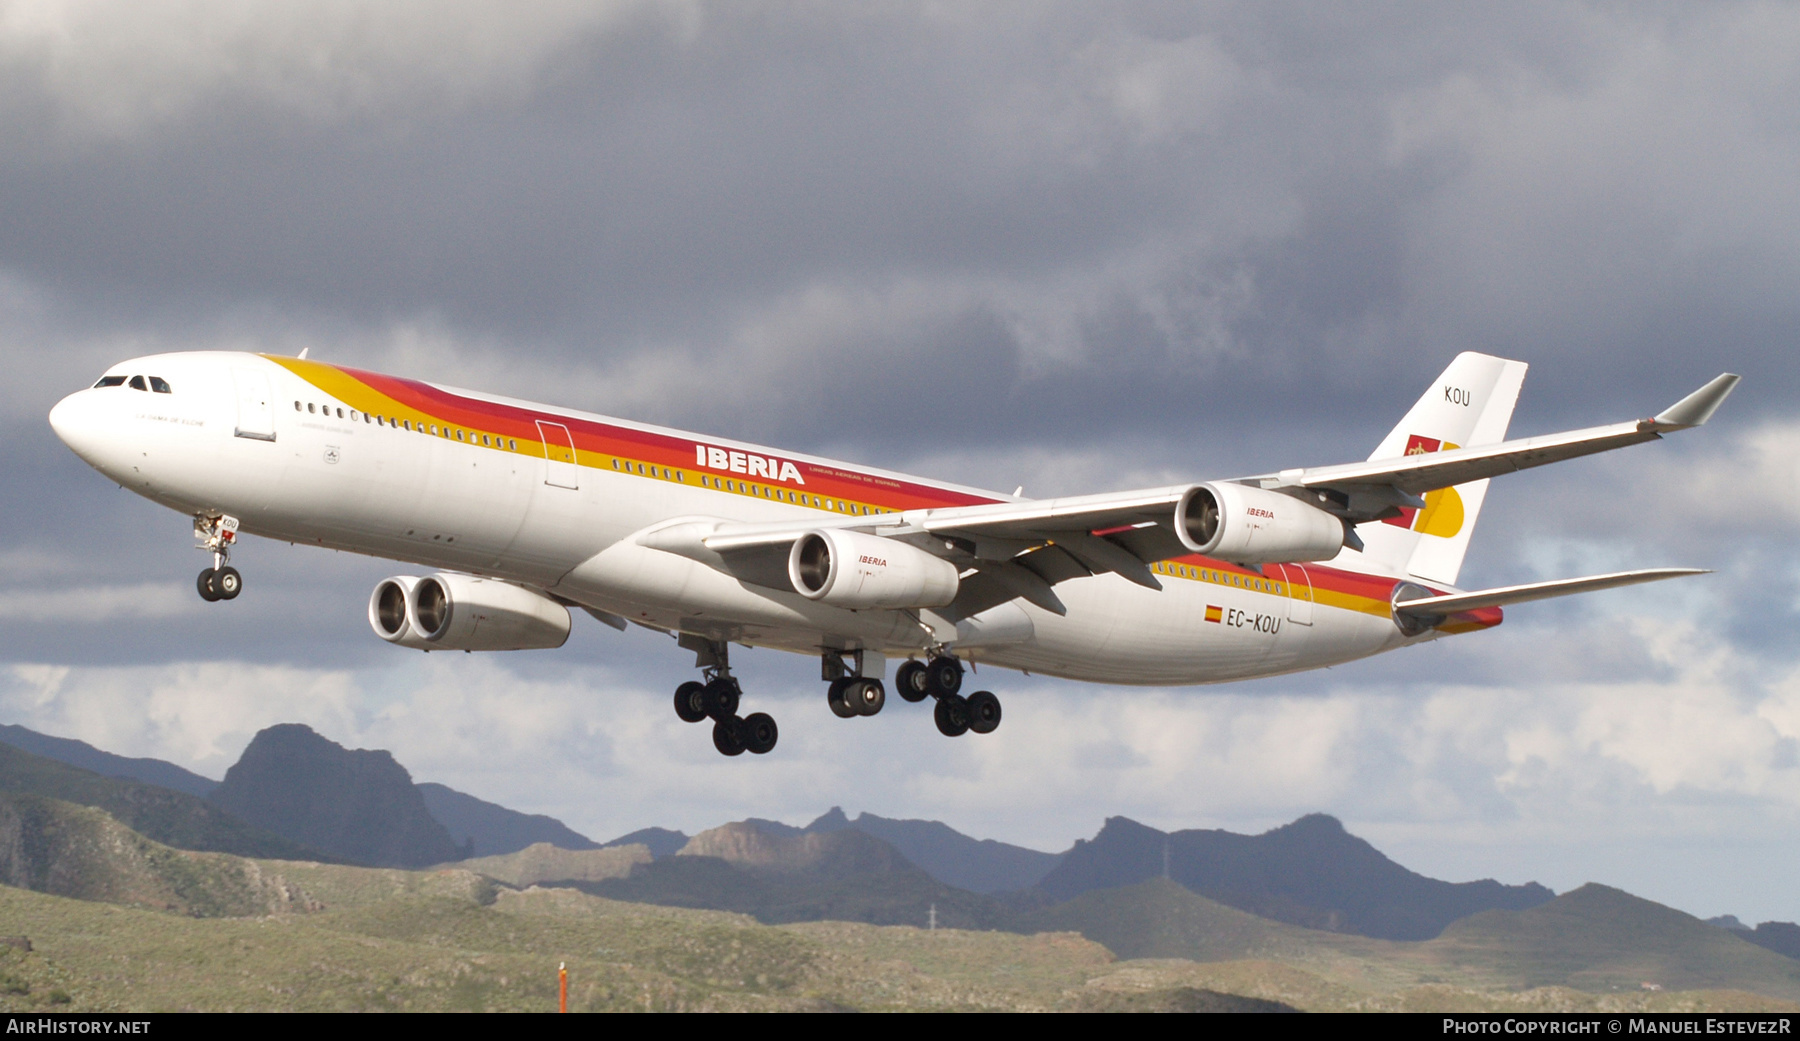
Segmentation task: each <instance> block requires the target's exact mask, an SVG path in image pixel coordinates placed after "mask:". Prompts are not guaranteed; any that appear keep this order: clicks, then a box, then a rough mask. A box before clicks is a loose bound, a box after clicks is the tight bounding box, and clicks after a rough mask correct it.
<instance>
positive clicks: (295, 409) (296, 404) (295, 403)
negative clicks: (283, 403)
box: [294, 401, 300, 412]
mask: <svg viewBox="0 0 1800 1041" xmlns="http://www.w3.org/2000/svg"><path fill="white" fill-rule="evenodd" d="M294 411H295V412H298V411H300V403H299V402H298V401H296V402H294Z"/></svg>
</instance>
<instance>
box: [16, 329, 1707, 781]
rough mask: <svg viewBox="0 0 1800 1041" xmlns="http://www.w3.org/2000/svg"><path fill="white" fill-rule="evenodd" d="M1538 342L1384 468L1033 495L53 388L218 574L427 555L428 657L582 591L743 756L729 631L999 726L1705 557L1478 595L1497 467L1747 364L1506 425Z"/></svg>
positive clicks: (1389, 641) (426, 410) (435, 412)
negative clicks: (1531, 426)
mask: <svg viewBox="0 0 1800 1041" xmlns="http://www.w3.org/2000/svg"><path fill="white" fill-rule="evenodd" d="M1525 371H1526V365H1525V364H1524V363H1523V362H1518V361H1509V360H1506V359H1502V358H1495V357H1491V356H1488V355H1484V354H1477V353H1464V354H1461V355H1459V356H1457V357H1456V358H1455V359H1454V360H1452V361H1451V363H1450V365H1449V367H1448V368H1447V369H1445V370H1444V373H1443V374H1442V375H1441V376H1439V377H1438V379H1437V380H1436V381H1434V382H1433V383H1432V384H1431V385H1430V386H1429V387H1428V388H1427V390H1426V391H1425V393H1424V396H1423V397H1421V398H1420V399H1419V400H1418V402H1417V403H1416V404H1415V405H1413V407H1412V409H1411V410H1410V411H1408V412H1407V413H1406V415H1405V417H1404V418H1402V419H1401V421H1400V423H1399V425H1398V426H1396V427H1394V429H1393V431H1392V432H1391V433H1389V434H1388V436H1387V437H1386V438H1384V439H1383V440H1382V441H1381V443H1380V444H1379V445H1378V446H1377V447H1376V449H1375V451H1374V453H1373V454H1372V455H1370V456H1369V458H1368V459H1367V460H1366V461H1364V462H1351V463H1342V464H1335V465H1327V466H1318V467H1300V468H1295V469H1288V470H1281V471H1278V472H1275V473H1267V474H1256V475H1251V476H1247V477H1236V478H1230V479H1223V480H1210V481H1194V482H1190V483H1185V484H1175V485H1169V486H1166V487H1158V488H1144V489H1137V490H1130V491H1120V492H1107V493H1103V494H1097V495H1081V496H1074V497H1067V498H1056V499H1028V498H1025V497H1024V496H1023V495H1021V494H1019V493H1014V494H1012V495H1006V494H1001V493H996V492H991V491H983V490H981V489H977V488H968V487H962V486H959V485H955V484H947V483H944V482H941V481H933V480H928V479H924V478H919V477H912V476H907V475H905V474H899V473H892V472H889V471H886V470H880V469H876V468H873V467H869V466H863V465H860V464H855V463H846V462H839V461H835V460H830V459H824V458H819V457H815V456H811V455H806V454H804V453H799V452H785V451H779V450H776V449H773V448H766V447H762V446H759V445H753V444H746V443H743V442H739V441H733V440H730V439H727V438H721V437H711V436H706V435H701V434H694V433H686V432H683V431H679V430H672V429H666V428H663V427H657V426H651V425H647V424H643V423H635V422H629V421H625V420H620V419H611V418H607V417H604V416H599V415H593V414H590V413H586V412H580V411H574V410H571V409H566V408H559V407H555V406H551V405H540V404H535V403H532V402H527V401H518V400H514V399H510V398H505V397H500V396H497V395H493V394H484V393H478V392H475V391H468V390H459V389H456V388H453V387H446V386H440V385H438V384H434V383H426V382H422V381H418V380H412V379H404V378H400V377H396V376H386V375H381V374H379V373H375V372H366V371H362V370H358V369H354V368H349V367H345V366H340V365H331V364H326V363H323V362H320V361H317V360H308V359H307V358H306V357H305V352H302V354H301V356H300V357H298V358H290V357H284V356H276V355H269V354H247V353H231V352H186V353H173V354H158V355H152V356H149V357H143V358H135V359H132V360H130V361H126V362H123V363H121V364H119V365H115V366H113V367H112V368H110V369H108V370H107V371H106V373H105V374H104V375H102V376H101V377H100V379H99V380H98V381H97V382H96V383H94V385H93V386H91V387H89V388H87V389H84V390H79V391H76V392H75V393H73V394H70V395H69V396H68V397H66V398H64V399H63V400H62V401H60V402H59V403H58V404H57V405H56V406H55V408H54V409H52V410H51V412H50V425H51V426H52V428H53V429H54V430H55V431H56V434H57V436H58V437H59V438H61V439H62V441H63V442H64V443H65V444H67V445H68V446H69V448H70V449H72V450H73V451H74V452H75V454H76V455H78V456H79V457H81V459H83V460H84V461H86V462H87V463H88V464H89V465H91V466H92V467H94V468H95V469H96V470H99V471H100V472H101V473H102V474H104V475H105V476H106V477H107V478H108V479H110V480H112V481H114V482H116V483H118V484H119V485H120V486H121V487H124V488H128V489H130V490H131V491H133V492H136V493H138V494H139V495H142V496H144V497H145V498H147V499H150V500H152V501H154V502H157V503H160V504H162V505H163V506H167V507H168V508H170V509H172V510H176V511H179V512H180V513H182V514H184V515H187V516H189V517H192V518H193V526H194V535H195V538H196V540H197V545H198V546H199V548H202V549H204V550H206V551H207V552H209V553H210V554H211V556H212V566H210V567H208V568H206V569H205V570H203V571H201V572H200V575H199V577H198V579H197V581H196V586H197V590H198V593H199V595H200V597H201V598H202V599H204V600H207V601H212V602H223V601H230V600H233V599H235V598H236V597H237V596H238V595H239V594H240V592H241V591H242V589H243V581H244V580H243V576H242V574H241V573H240V572H239V571H238V570H237V569H236V568H235V567H232V566H231V565H230V564H229V563H228V562H229V560H230V559H231V556H232V553H233V551H234V550H236V549H238V546H239V542H240V539H242V537H243V536H244V535H245V534H246V533H248V534H252V535H259V536H262V537H265V538H270V539H281V540H285V541H288V542H292V543H298V544H309V545H314V546H322V547H330V548H332V549H336V550H343V551H348V552H354V553H362V554H367V555H370V556H375V557H382V558H388V559H392V560H395V561H401V562H404V563H406V564H409V565H415V566H417V568H419V569H420V570H422V571H424V572H425V573H422V574H402V575H395V576H394V577H391V578H387V579H384V580H382V581H381V582H380V583H378V584H377V585H376V586H375V588H374V590H373V592H372V593H371V594H370V597H369V604H368V617H369V624H370V626H371V627H372V628H373V629H374V631H375V634H376V635H377V636H379V637H380V638H381V639H383V640H386V641H388V642H389V643H392V644H394V645H395V646H398V647H405V648H413V649H418V650H424V651H434V650H437V651H458V650H460V651H500V650H525V649H541V648H554V647H560V646H562V644H563V643H564V641H566V640H567V639H568V636H569V632H570V629H571V627H572V625H573V615H572V612H571V609H577V610H579V611H581V612H583V613H585V614H587V615H589V616H591V617H593V618H595V619H597V620H598V621H599V622H601V623H604V624H606V625H609V626H612V627H613V628H615V629H619V630H624V629H625V628H626V627H627V626H630V625H639V626H644V627H647V628H650V629H654V630H657V631H660V632H663V633H666V634H668V635H670V636H672V637H673V638H674V639H675V642H676V643H677V645H678V646H679V647H680V648H682V649H683V650H686V651H691V652H692V653H693V654H694V656H695V663H694V668H696V669H697V670H699V678H698V679H693V680H690V681H688V682H685V683H682V684H681V685H680V686H679V687H678V688H677V689H676V690H675V696H674V702H675V712H676V714H677V715H678V716H679V717H680V718H681V719H682V720H684V721H687V722H690V723H703V722H708V721H710V722H711V724H712V727H711V729H712V738H713V743H714V746H715V747H716V748H717V749H718V750H719V751H720V752H722V753H724V754H725V755H738V754H741V753H743V752H746V751H748V752H751V753H755V754H763V753H767V752H769V751H770V750H771V749H773V748H774V747H775V744H776V739H777V736H778V730H777V727H776V724H775V721H774V719H772V718H771V717H770V716H769V715H768V714H767V713H765V712H752V713H750V714H748V715H740V714H739V702H740V698H741V697H742V694H743V692H742V689H741V687H740V685H739V683H738V681H737V679H736V677H734V676H733V674H732V670H731V658H730V651H731V647H732V645H734V644H736V645H738V646H740V647H770V648H777V649H780V650H785V651H792V652H795V653H799V654H806V655H817V656H818V657H819V660H820V671H821V681H822V682H824V683H825V684H826V703H827V705H828V707H829V708H830V710H831V711H832V712H833V713H835V714H836V715H838V716H840V717H843V718H846V719H849V718H855V717H860V716H872V715H874V714H875V713H877V712H880V711H881V710H882V707H883V706H884V705H885V703H886V700H887V690H888V678H887V677H888V662H889V661H890V660H894V661H896V662H898V664H897V666H896V668H895V670H894V673H893V680H892V686H893V689H894V690H896V691H897V692H898V693H899V694H900V696H901V697H902V698H903V699H905V700H906V701H908V702H914V703H920V702H924V701H926V700H927V699H929V700H931V701H932V702H933V718H934V721H935V722H936V725H937V728H938V730H939V731H940V732H942V733H943V734H945V735H946V736H950V737H956V736H959V735H962V734H965V733H968V732H971V731H973V732H974V733H976V734H987V733H991V732H993V731H994V730H995V729H996V728H997V727H998V726H999V724H1000V718H1001V704H1000V699H999V698H998V697H997V696H996V695H995V694H994V693H993V692H991V691H986V690H977V691H972V692H968V693H964V691H963V688H964V674H965V666H972V665H976V664H979V665H986V666H997V667H1001V668H1005V669H1012V670H1018V671H1022V672H1026V673H1043V674H1047V675H1053V676H1062V677H1068V678H1073V679H1078V680H1089V681H1096V682H1102V683H1111V684H1145V685H1188V684H1204V683H1219V682H1226V681H1232V680H1241V679H1246V678H1249V677H1256V676H1270V675H1277V674H1281V673H1289V672H1297V671H1300V670H1305V669H1315V668H1320V667H1323V666H1328V665H1335V664H1338V663H1341V662H1347V661H1351V660H1354V659H1358V658H1364V657H1367V656H1370V655H1373V654H1378V653H1380V652H1382V651H1388V650H1392V649H1395V648H1398V647H1405V646H1410V645H1412V644H1417V643H1423V642H1425V641H1428V640H1434V639H1439V638H1442V637H1445V636H1449V635H1454V634H1459V633H1467V632H1472V631H1475V630H1480V629H1488V628H1491V627H1493V626H1496V625H1499V624H1500V621H1501V616H1502V612H1501V609H1502V608H1503V607H1505V606H1507V605H1511V604H1515V603H1521V602H1526V601H1532V600H1539V599H1543V598H1547V597H1555V596H1563V595H1566V594H1571V593H1580V592H1586V591H1590V590H1599V589H1608V588H1613V587H1617V586H1625V585H1630V584H1633V583H1638V582H1649V581H1655V580H1658V579H1666V578H1673V577H1677V576H1682V575H1692V574H1700V573H1702V572H1701V571H1700V570H1699V569H1694V568H1656V569H1648V570H1636V571H1625V572H1618V573H1613V574H1605V575H1594V576H1589V577H1584V578H1571V579H1559V580H1553V581H1544V582H1534V583H1529V584H1525V585H1513V586H1506V587H1502V588H1494V589H1482V590H1464V589H1460V588H1458V587H1457V586H1456V577H1457V574H1458V572H1459V571H1460V570H1461V568H1462V562H1463V556H1464V553H1465V551H1466V550H1467V548H1468V544H1469V538H1470V534H1471V532H1472V531H1473V529H1474V526H1475V521H1476V518H1477V516H1478V514H1479V513H1480V510H1481V505H1482V501H1483V499H1484V497H1485V496H1486V493H1487V484H1488V479H1489V478H1491V477H1495V476H1498V475H1500V474H1504V473H1509V472H1511V471H1514V470H1522V469H1526V468H1529V467H1534V466H1541V465H1543V464H1546V463H1552V462H1557V461H1561V460H1565V459H1572V458H1575V457H1577V456H1584V455H1590V454H1593V453H1597V452H1604V451H1608V450H1611V449H1615V448H1622V447H1624V446H1626V445H1633V444H1637V443H1639V442H1644V441H1654V440H1657V439H1658V438H1660V437H1661V436H1662V435H1663V434H1665V433H1669V432H1671V431H1676V430H1684V429H1687V428H1690V427H1697V426H1700V425H1701V424H1703V423H1705V422H1706V420H1707V419H1708V418H1709V417H1710V416H1711V415H1712V414H1713V412H1714V410H1715V409H1717V408H1718V407H1719V405H1720V404H1721V403H1722V402H1723V401H1724V400H1725V398H1726V396H1727V395H1728V394H1730V392H1731V390H1732V388H1733V387H1734V386H1736V384H1737V382H1738V377H1737V376H1735V375H1733V374H1731V373H1724V374H1722V375H1720V376H1718V377H1717V378H1715V379H1713V380H1712V381H1710V382H1709V383H1707V384H1706V385H1705V386H1702V387H1701V388H1699V389H1698V390H1696V391H1694V392H1693V393H1691V394H1689V395H1687V396H1686V397H1684V398H1682V399H1681V400H1680V401H1678V402H1676V403H1675V404H1673V405H1671V406H1669V407H1668V408H1667V409H1664V410H1663V411H1662V412H1660V413H1658V414H1656V415H1655V416H1652V417H1650V418H1648V419H1639V420H1635V421H1627V422H1622V423H1615V424H1611V425H1606V426H1598V427H1592V428H1588V429H1582V430H1575V431H1569V432H1565V433H1559V434H1550V435H1545V436H1538V437H1529V438H1524V439H1515V440H1507V439H1506V433H1507V427H1508V425H1509V423H1510V421H1511V418H1512V412H1513V406H1514V404H1515V402H1516V401H1517V400H1518V395H1519V391H1520V388H1521V386H1522V385H1523V382H1524V378H1525Z"/></svg>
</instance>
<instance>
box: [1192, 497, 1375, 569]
mask: <svg viewBox="0 0 1800 1041" xmlns="http://www.w3.org/2000/svg"><path fill="white" fill-rule="evenodd" d="M1175 534H1176V535H1177V536H1178V537H1180V539H1181V541H1182V543H1183V544H1185V545H1186V546H1187V548H1188V549H1191V550H1193V551H1194V552H1195V553H1199V554H1202V555H1204V556H1209V557H1216V558H1217V559H1219V560H1229V561H1231V562H1232V563H1234V564H1296V563H1302V562H1305V561H1313V560H1330V559H1331V558H1332V557H1335V556H1337V555H1338V551H1339V550H1341V549H1343V548H1344V522H1343V521H1342V520H1340V519H1338V518H1337V517H1334V516H1332V515H1331V514H1329V513H1326V512H1325V511H1324V510H1321V509H1319V508H1318V507H1316V506H1310V505H1308V504H1306V503H1304V502H1301V501H1300V500H1299V499H1296V498H1293V497H1292V496H1288V495H1283V494H1281V493H1280V492H1271V491H1266V490H1264V489H1262V488H1252V487H1249V486H1248V485H1242V484H1231V483H1228V482H1221V483H1215V484H1200V485H1195V486H1194V487H1193V488H1192V489H1191V490H1189V492H1188V493H1187V495H1186V496H1184V497H1183V498H1182V500H1181V503H1180V504H1179V505H1178V506H1176V508H1175Z"/></svg>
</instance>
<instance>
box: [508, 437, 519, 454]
mask: <svg viewBox="0 0 1800 1041" xmlns="http://www.w3.org/2000/svg"><path fill="white" fill-rule="evenodd" d="M506 447H508V448H510V449H512V450H513V451H515V452H517V451H518V450H519V443H518V442H517V441H514V440H513V439H512V438H510V437H509V438H507V439H506Z"/></svg>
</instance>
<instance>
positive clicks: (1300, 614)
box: [1275, 564, 1313, 625]
mask: <svg viewBox="0 0 1800 1041" xmlns="http://www.w3.org/2000/svg"><path fill="white" fill-rule="evenodd" d="M1275 566H1276V567H1279V568H1280V569H1281V576H1282V578H1283V579H1284V580H1285V584H1286V585H1287V590H1288V621H1290V622H1293V623H1294V624H1295V625H1311V624H1313V587H1312V576H1311V575H1308V574H1307V573H1306V566H1305V565H1303V564H1277V565H1275Z"/></svg>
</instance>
